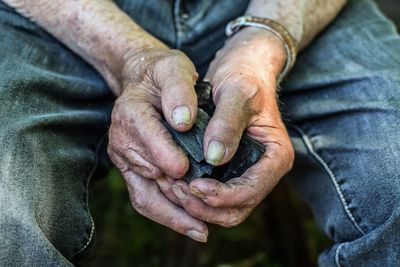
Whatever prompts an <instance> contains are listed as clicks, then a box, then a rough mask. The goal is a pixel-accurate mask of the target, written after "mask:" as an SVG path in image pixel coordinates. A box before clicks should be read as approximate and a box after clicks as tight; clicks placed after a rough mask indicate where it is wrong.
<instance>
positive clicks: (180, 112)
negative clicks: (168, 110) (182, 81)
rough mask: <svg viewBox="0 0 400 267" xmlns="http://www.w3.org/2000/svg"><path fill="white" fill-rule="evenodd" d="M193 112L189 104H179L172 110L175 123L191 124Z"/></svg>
mask: <svg viewBox="0 0 400 267" xmlns="http://www.w3.org/2000/svg"><path fill="white" fill-rule="evenodd" d="M190 118H191V113H190V109H189V108H188V107H187V106H179V107H176V108H175V109H174V111H173V112H172V120H173V121H174V123H175V125H180V124H190Z"/></svg>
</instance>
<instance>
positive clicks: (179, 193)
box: [172, 185, 186, 199]
mask: <svg viewBox="0 0 400 267" xmlns="http://www.w3.org/2000/svg"><path fill="white" fill-rule="evenodd" d="M172 191H174V193H175V195H176V196H177V197H178V198H179V199H185V198H186V195H185V193H183V191H182V188H181V187H180V186H179V185H173V186H172Z"/></svg>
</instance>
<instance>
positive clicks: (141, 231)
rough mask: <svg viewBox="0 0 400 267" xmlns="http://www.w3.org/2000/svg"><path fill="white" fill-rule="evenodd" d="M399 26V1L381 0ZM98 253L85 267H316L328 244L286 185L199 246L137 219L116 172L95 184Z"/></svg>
mask: <svg viewBox="0 0 400 267" xmlns="http://www.w3.org/2000/svg"><path fill="white" fill-rule="evenodd" d="M377 2H378V4H379V5H380V7H381V8H382V10H384V11H385V13H386V14H387V15H388V16H389V17H390V18H392V19H393V20H394V21H395V23H396V24H397V25H398V26H400V0H378V1H377ZM91 212H92V215H93V217H94V220H95V224H96V230H97V236H96V242H95V245H96V250H95V253H94V254H93V255H91V256H90V257H89V258H88V259H86V260H85V261H83V262H81V264H82V266H87V267H91V266H143V267H148V266H149V267H151V266H166V267H187V266H191V267H196V266H218V267H256V266H276V267H278V266H316V262H317V257H318V254H319V253H320V252H321V251H322V250H324V249H325V248H327V247H329V246H330V241H329V240H328V239H327V238H326V237H325V236H324V235H323V233H322V232H321V231H320V230H319V229H318V227H317V226H316V225H315V223H314V221H313V219H312V216H311V213H310V211H309V210H308V208H307V207H306V206H305V205H304V204H303V203H302V202H301V201H300V200H299V199H298V197H297V196H296V194H295V193H294V192H292V191H291V189H290V187H289V186H288V185H287V184H286V183H285V182H284V181H283V182H281V184H280V185H279V186H278V187H277V188H276V189H275V190H274V191H273V193H272V194H271V195H270V196H268V197H267V199H266V200H265V201H264V202H263V203H262V204H261V205H260V206H259V207H257V208H256V210H255V212H254V213H253V214H252V215H251V216H250V217H249V218H248V219H247V220H246V222H244V223H243V224H241V225H240V226H238V227H235V228H232V229H224V228H222V227H217V226H211V227H210V235H209V241H208V243H207V244H199V243H196V242H193V241H191V240H190V239H188V238H186V237H184V236H181V235H178V234H176V233H174V232H172V231H171V230H168V229H167V228H165V227H163V226H160V225H157V224H156V223H153V222H152V221H150V220H148V219H146V218H143V217H142V216H140V215H138V214H137V213H136V212H135V211H134V210H133V208H132V206H131V204H130V202H129V199H128V193H127V191H126V188H125V184H124V182H123V180H122V178H121V177H120V175H119V173H118V172H117V171H116V170H115V169H114V170H112V171H111V172H110V173H109V174H108V176H107V177H106V178H104V179H101V180H98V181H95V182H94V183H93V184H92V197H91Z"/></svg>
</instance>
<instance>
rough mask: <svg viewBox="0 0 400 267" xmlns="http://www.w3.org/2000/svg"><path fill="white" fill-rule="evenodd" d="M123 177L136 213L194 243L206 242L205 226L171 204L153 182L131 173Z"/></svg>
mask: <svg viewBox="0 0 400 267" xmlns="http://www.w3.org/2000/svg"><path fill="white" fill-rule="evenodd" d="M124 177H125V179H126V181H127V184H128V189H129V194H130V199H131V202H132V205H133V207H134V208H135V210H136V211H137V212H138V213H140V214H142V215H143V216H145V217H147V218H149V219H151V220H153V221H155V222H157V223H160V224H162V225H165V226H167V227H169V228H171V229H172V230H175V231H176V232H178V233H181V234H184V235H187V236H189V237H190V238H192V239H194V240H196V241H199V242H206V241H207V236H208V228H207V226H206V225H205V224H204V223H203V222H201V221H199V220H197V219H195V218H193V217H192V216H190V215H189V214H188V213H187V212H185V211H184V210H183V209H181V208H179V207H177V206H176V205H174V204H173V203H171V202H170V201H169V200H168V199H167V198H166V197H165V196H164V195H163V194H162V192H161V191H160V190H159V188H158V186H157V184H156V183H155V181H154V180H150V179H145V178H143V177H140V176H139V175H136V174H135V173H133V172H126V173H125V175H124Z"/></svg>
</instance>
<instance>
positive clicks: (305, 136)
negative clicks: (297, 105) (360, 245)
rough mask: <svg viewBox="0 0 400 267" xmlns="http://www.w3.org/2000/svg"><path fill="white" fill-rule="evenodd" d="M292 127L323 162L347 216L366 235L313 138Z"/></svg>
mask: <svg viewBox="0 0 400 267" xmlns="http://www.w3.org/2000/svg"><path fill="white" fill-rule="evenodd" d="M290 127H292V128H294V129H295V130H296V131H297V132H298V133H300V135H301V138H302V140H303V142H304V144H305V145H306V147H307V150H308V151H309V152H310V153H311V155H312V156H313V157H314V158H315V159H316V160H317V161H318V162H319V163H320V164H321V166H322V167H323V168H324V169H325V171H326V172H327V173H328V175H329V177H330V179H331V181H332V183H333V185H334V186H335V190H336V193H337V194H338V196H339V199H340V201H341V203H342V206H343V208H344V210H345V212H346V215H347V217H348V218H349V219H350V221H351V222H352V223H353V225H354V226H355V228H356V229H357V230H358V231H359V232H360V233H361V234H362V235H365V232H364V231H363V230H362V229H361V227H360V226H359V225H358V223H357V222H356V220H355V218H354V216H353V214H352V213H351V211H350V209H349V207H348V205H347V202H346V199H345V197H344V195H343V192H342V190H341V189H340V186H339V183H338V182H337V179H336V176H335V174H334V173H333V171H332V170H331V169H330V168H329V166H328V164H327V163H326V162H325V161H324V160H323V159H322V157H321V156H320V155H319V154H318V153H317V152H316V151H315V150H314V148H313V145H312V143H311V140H310V139H309V138H308V136H307V135H306V133H305V132H304V131H303V130H302V129H301V128H300V127H298V126H295V125H293V124H291V125H290Z"/></svg>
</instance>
